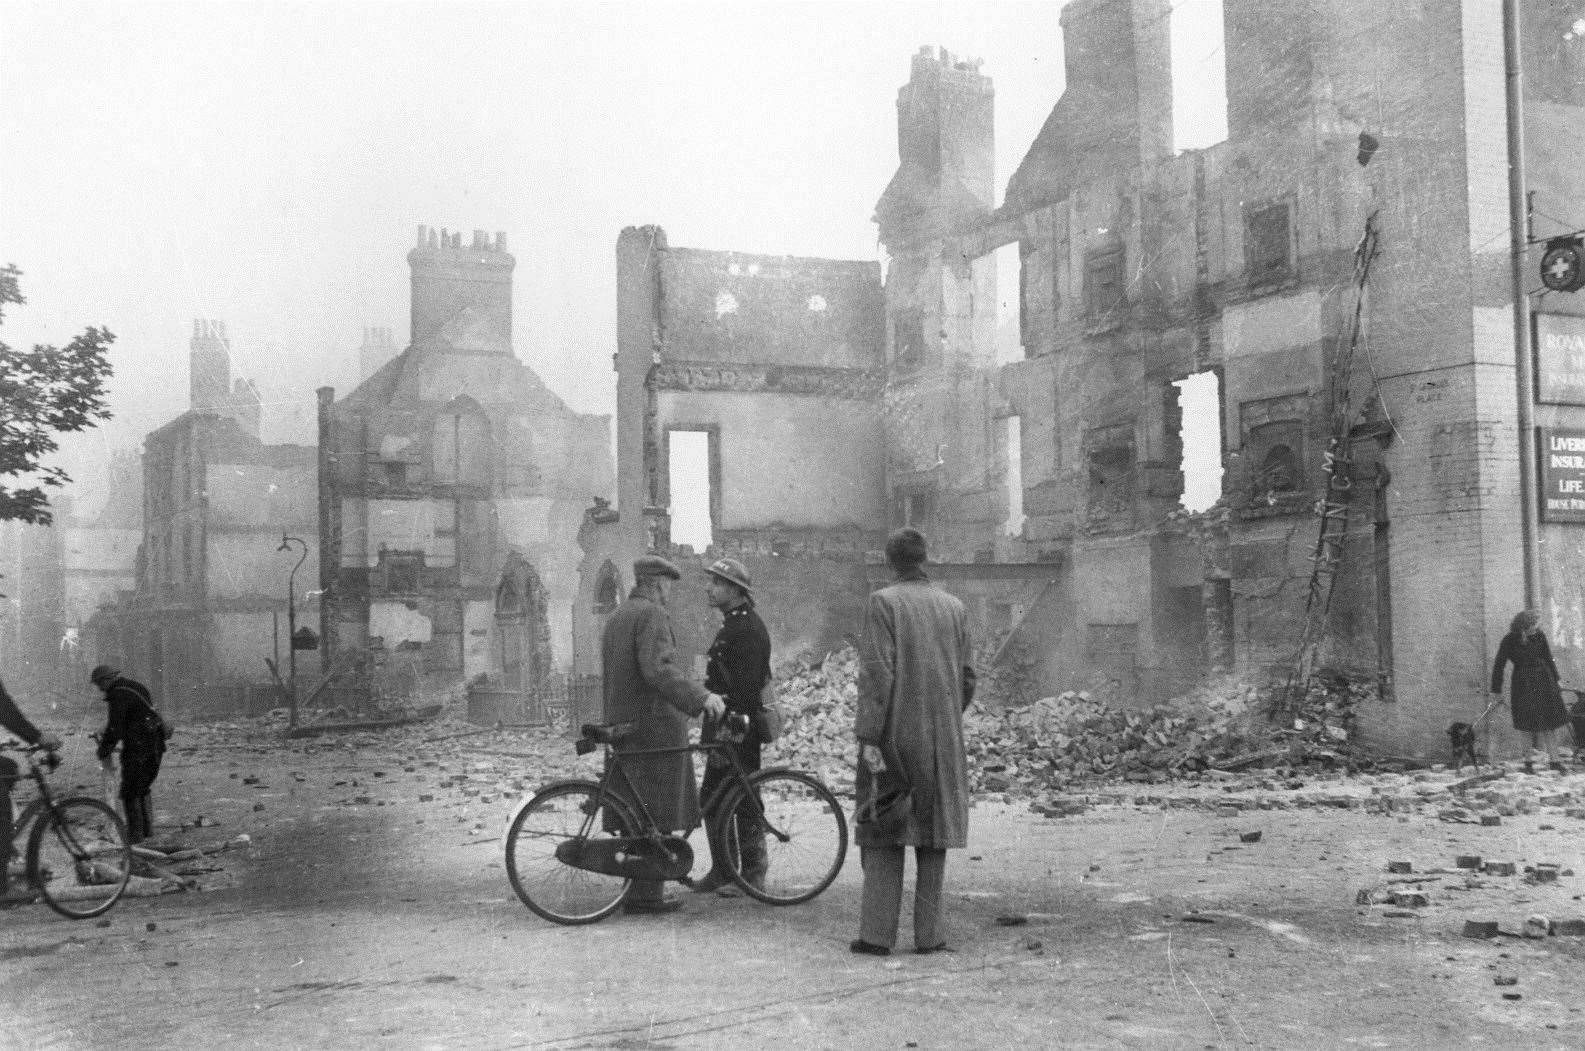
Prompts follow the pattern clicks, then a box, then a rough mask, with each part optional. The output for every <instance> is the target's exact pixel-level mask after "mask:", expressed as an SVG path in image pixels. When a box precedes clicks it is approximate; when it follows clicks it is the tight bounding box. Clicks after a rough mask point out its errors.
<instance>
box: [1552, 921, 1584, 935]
mask: <svg viewBox="0 0 1585 1051" xmlns="http://www.w3.org/2000/svg"><path fill="white" fill-rule="evenodd" d="M1553 931H1554V932H1555V933H1557V934H1559V935H1561V936H1563V937H1565V938H1585V920H1558V921H1557V923H1556V924H1555V925H1554V926H1553Z"/></svg>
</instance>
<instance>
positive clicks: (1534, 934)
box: [1524, 913, 1552, 938]
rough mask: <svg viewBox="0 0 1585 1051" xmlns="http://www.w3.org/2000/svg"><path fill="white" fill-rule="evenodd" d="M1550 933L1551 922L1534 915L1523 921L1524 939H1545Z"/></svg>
mask: <svg viewBox="0 0 1585 1051" xmlns="http://www.w3.org/2000/svg"><path fill="white" fill-rule="evenodd" d="M1551 933H1552V921H1551V920H1549V919H1547V918H1546V917H1545V916H1542V915H1541V914H1540V913H1536V914H1535V915H1532V916H1526V917H1525V921H1524V936H1525V937H1526V938H1545V937H1546V936H1547V935H1549V934H1551Z"/></svg>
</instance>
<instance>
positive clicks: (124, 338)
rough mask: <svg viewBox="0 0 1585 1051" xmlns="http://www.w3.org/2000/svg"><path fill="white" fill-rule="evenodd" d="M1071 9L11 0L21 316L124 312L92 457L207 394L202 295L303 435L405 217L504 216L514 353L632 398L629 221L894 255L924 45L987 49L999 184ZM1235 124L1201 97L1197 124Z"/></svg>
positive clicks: (360, 322) (590, 407) (11, 319)
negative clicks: (622, 309) (618, 327)
mask: <svg viewBox="0 0 1585 1051" xmlns="http://www.w3.org/2000/svg"><path fill="white" fill-rule="evenodd" d="M1060 6H1061V5H1060V4H1057V3H1013V2H998V3H984V2H981V3H966V2H953V3H929V2H918V3H879V2H863V3H830V2H824V3H822V2H802V3H761V2H752V3H751V2H741V0H740V2H735V3H730V4H694V3H687V4H684V3H656V2H645V3H622V4H597V3H569V4H551V3H505V4H462V3H418V4H394V3H376V4H354V3H328V2H327V3H294V4H280V3H204V4H192V3H182V4H150V3H118V4H70V3H58V2H52V3H48V4H29V3H15V2H7V3H0V97H3V98H4V99H6V100H7V101H6V104H5V105H4V107H3V108H0V263H4V262H11V263H15V264H16V265H17V266H19V267H21V268H22V270H23V271H24V276H23V279H22V281H23V292H24V294H25V295H26V296H27V297H28V300H29V302H28V305H27V306H25V307H23V308H20V309H18V310H16V311H14V312H13V313H11V314H10V315H8V316H7V318H6V319H5V322H4V327H3V328H0V338H3V339H4V340H5V341H6V342H8V343H10V344H11V345H13V346H18V345H25V344H31V343H33V342H37V341H47V342H57V343H58V342H61V341H64V340H66V339H69V338H70V337H71V336H72V335H73V334H75V333H76V332H78V331H80V330H81V329H82V328H83V327H84V326H86V325H89V324H99V325H105V326H107V327H109V328H110V329H111V330H112V331H113V332H115V334H116V336H117V342H116V345H115V347H114V351H113V360H114V363H115V366H116V378H115V381H114V395H113V399H114V400H113V408H114V410H115V413H116V417H117V418H116V420H115V421H114V422H113V423H112V424H110V425H107V426H106V427H104V428H102V429H101V430H100V431H99V432H97V433H95V434H94V435H93V436H92V437H90V438H88V439H86V440H80V441H76V442H73V443H72V446H71V451H72V453H73V459H74V460H77V459H78V458H80V457H81V458H90V457H91V458H93V459H98V458H99V457H101V456H103V454H104V453H105V451H106V450H107V449H117V448H135V447H136V446H137V445H138V443H139V441H140V440H141V437H142V435H143V434H144V433H146V432H147V431H149V430H151V429H153V428H155V427H157V426H159V425H161V424H163V423H165V422H166V421H168V420H169V419H171V418H172V417H174V416H175V415H176V414H178V413H179V412H181V411H182V410H184V409H185V408H186V407H187V406H186V401H187V341H188V338H189V336H190V335H191V332H192V320H193V319H194V318H197V317H203V318H215V319H219V320H223V321H225V322H226V324H227V328H228V332H229V334H230V336H231V345H232V353H233V356H234V359H235V372H234V374H236V375H243V376H251V377H254V378H255V379H256V380H257V381H258V382H259V384H260V387H261V389H262V392H263V395H264V398H265V401H266V412H265V437H266V439H267V440H276V441H281V440H293V441H304V442H312V441H313V440H314V394H313V392H314V388H316V387H318V386H320V385H323V384H327V383H328V384H331V385H334V386H335V387H336V388H337V391H338V395H340V394H345V393H346V392H347V391H349V390H350V389H351V387H352V385H354V384H355V383H356V381H357V365H356V357H357V347H358V344H359V342H360V341H361V338H362V330H363V327H364V326H365V325H387V326H390V327H391V328H393V329H394V330H395V332H396V339H397V342H398V343H399V344H401V345H404V346H405V344H406V338H407V310H408V271H407V264H406V253H407V250H408V248H409V247H411V245H412V243H413V238H414V231H415V227H416V226H417V225H418V224H420V223H424V224H428V225H432V226H436V227H447V228H450V229H453V230H457V229H461V230H463V231H472V230H473V229H475V228H479V229H484V230H488V231H492V232H493V231H496V230H503V231H506V233H507V237H508V241H509V245H510V249H511V251H512V253H513V254H514V255H515V256H516V257H517V270H516V275H515V281H514V295H515V319H514V320H515V328H514V339H515V343H516V348H517V353H518V356H519V357H520V358H521V359H522V360H524V361H525V362H527V363H528V364H529V365H530V366H531V367H532V368H533V369H534V370H535V371H536V372H538V373H539V375H540V376H541V377H543V378H544V380H545V381H546V382H547V383H548V384H549V386H550V387H551V388H552V389H553V390H555V391H556V392H557V393H558V394H560V395H561V396H562V397H563V398H564V399H566V401H567V402H568V403H569V404H571V405H572V406H573V407H574V408H577V409H579V410H582V411H587V412H606V413H609V412H613V411H614V409H615V395H614V376H613V374H612V372H611V366H610V362H611V354H612V352H613V351H614V350H615V321H614V311H615V298H616V292H615V274H614V270H615V265H614V249H615V243H616V237H617V233H618V231H619V230H620V229H621V228H622V227H623V226H626V225H633V224H643V223H657V224H660V225H661V226H663V227H665V229H666V232H667V234H668V236H669V238H670V240H671V243H672V244H677V245H689V246H697V247H703V248H730V249H740V250H744V251H750V252H766V253H787V254H794V255H814V256H828V257H835V258H877V256H878V252H879V249H878V246H877V244H876V234H875V226H874V224H873V223H872V222H871V221H870V216H871V215H872V213H873V206H874V203H875V200H876V198H877V197H878V196H879V195H880V193H881V190H882V189H883V188H884V187H885V185H886V182H887V180H888V179H889V178H890V176H891V174H892V172H893V170H894V169H895V167H896V161H897V152H896V111H895V108H894V101H895V98H896V92H897V89H898V87H899V86H900V85H901V84H903V83H904V82H905V81H906V80H907V77H908V70H909V59H910V56H911V55H912V54H913V53H914V52H915V51H916V50H917V49H918V47H919V46H921V45H925V44H930V45H942V46H945V47H947V48H948V49H950V50H951V51H952V52H954V54H958V55H964V56H969V57H977V58H981V59H983V60H984V66H983V68H982V72H984V73H986V74H987V75H989V76H990V77H991V78H992V79H993V80H994V82H995V87H996V141H997V183H998V193H1000V191H1001V189H1003V188H1005V185H1006V180H1007V177H1008V175H1009V174H1011V172H1012V171H1013V168H1014V167H1015V166H1016V164H1017V162H1018V160H1019V159H1020V158H1021V156H1022V155H1023V152H1024V151H1025V149H1026V148H1027V147H1028V145H1029V143H1030V141H1031V140H1032V139H1033V137H1034V135H1035V133H1036V131H1037V130H1038V129H1039V127H1040V124H1041V122H1042V121H1043V120H1044V119H1045V117H1046V114H1047V113H1048V112H1049V111H1050V109H1051V107H1052V105H1053V104H1054V103H1055V102H1056V100H1057V98H1058V96H1059V95H1060V94H1061V92H1062V86H1063V79H1062V34H1061V30H1060V28H1059V26H1058V23H1057V18H1058V11H1059V8H1060ZM1218 7H1219V5H1218V4H1216V3H1214V2H1213V0H1186V2H1184V3H1183V4H1182V6H1181V7H1180V8H1179V10H1178V12H1177V13H1176V14H1175V15H1174V20H1175V29H1176V28H1178V25H1179V24H1180V23H1181V25H1182V26H1184V27H1185V29H1184V30H1183V31H1182V32H1181V33H1180V39H1181V48H1180V53H1179V57H1178V60H1177V61H1179V62H1180V63H1187V67H1185V66H1183V65H1180V66H1179V69H1180V79H1181V72H1182V70H1183V69H1184V68H1190V69H1192V79H1193V80H1194V82H1195V83H1196V84H1199V85H1203V84H1205V83H1207V82H1214V81H1216V80H1217V79H1218V78H1219V77H1220V75H1221V69H1222V59H1221V54H1220V47H1219V45H1220V39H1219V36H1218V35H1217V34H1218V33H1219V23H1216V22H1215V19H1216V18H1217V16H1216V14H1215V12H1216V9H1217V8H1218ZM1207 26H1210V29H1207V28H1206V27H1207ZM1191 31H1192V32H1193V33H1194V35H1193V36H1192V37H1191V36H1190V32H1191ZM1224 119H1225V118H1224V114H1223V113H1222V112H1221V111H1220V109H1219V108H1218V107H1217V106H1216V105H1214V104H1208V105H1204V106H1199V105H1197V106H1196V107H1195V110H1194V112H1189V111H1188V110H1187V108H1180V109H1179V112H1178V114H1177V120H1178V124H1179V126H1180V141H1185V142H1186V143H1187V144H1191V145H1203V144H1205V142H1207V141H1214V139H1215V138H1218V137H1220V132H1219V131H1218V130H1217V129H1218V127H1219V125H1221V123H1222V122H1223V121H1224ZM1197 139H1198V140H1199V141H1196V140H1197ZM467 236H469V234H467V233H465V235H464V237H465V239H466V237H467ZM81 473H82V475H83V477H84V478H85V479H86V478H88V477H89V476H90V475H91V471H90V470H88V469H81Z"/></svg>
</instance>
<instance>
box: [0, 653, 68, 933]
mask: <svg viewBox="0 0 1585 1051" xmlns="http://www.w3.org/2000/svg"><path fill="white" fill-rule="evenodd" d="M0 726H3V727H5V728H6V730H8V731H10V732H11V733H13V734H15V735H16V736H18V737H20V738H22V740H23V741H25V742H26V743H28V744H30V745H34V746H36V747H39V748H43V749H44V750H45V751H49V752H56V751H59V750H60V747H61V739H60V738H59V737H56V736H55V735H54V734H47V733H44V732H43V731H41V730H40V729H39V728H38V727H36V726H34V725H33V722H32V720H30V719H29V718H28V717H27V716H26V715H23V714H22V709H20V708H18V707H17V704H16V701H14V700H12V699H11V694H9V693H7V692H6V688H5V683H3V682H0ZM20 776H21V771H20V769H18V767H17V764H16V760H14V759H12V758H10V757H9V756H3V755H0V903H4V902H8V901H12V900H16V899H14V898H13V896H12V894H11V887H10V873H11V835H12V828H11V787H12V786H13V785H14V784H16V782H17V779H18V778H19V777H20Z"/></svg>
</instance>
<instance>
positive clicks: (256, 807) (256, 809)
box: [253, 803, 264, 814]
mask: <svg viewBox="0 0 1585 1051" xmlns="http://www.w3.org/2000/svg"><path fill="white" fill-rule="evenodd" d="M263 809H264V804H263V803H254V804H253V812H254V813H255V814H257V813H258V812H259V811H261V810H263Z"/></svg>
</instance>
